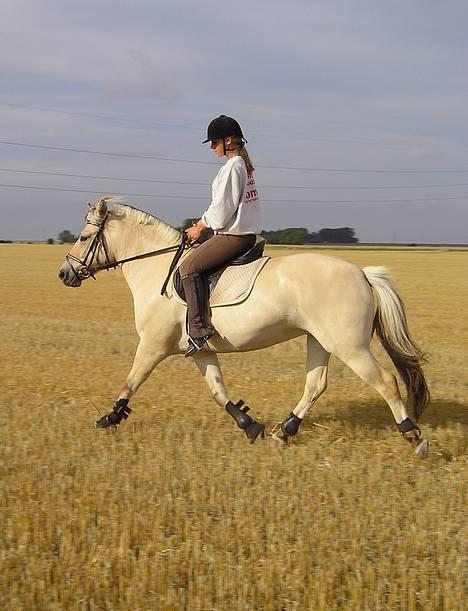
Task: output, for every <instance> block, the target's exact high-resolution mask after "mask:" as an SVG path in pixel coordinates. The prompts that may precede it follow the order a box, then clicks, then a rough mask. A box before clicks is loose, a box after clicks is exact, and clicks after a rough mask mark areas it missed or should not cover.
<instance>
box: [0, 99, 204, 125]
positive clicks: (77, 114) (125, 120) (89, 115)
mask: <svg viewBox="0 0 468 611" xmlns="http://www.w3.org/2000/svg"><path fill="white" fill-rule="evenodd" d="M0 106H8V107H10V108H24V109H27V110H40V111H41V112H51V113H57V114H60V115H72V116H75V117H86V118H88V119H103V120H105V121H121V122H122V123H136V124H139V125H147V126H149V127H176V128H178V129H193V130H195V129H196V130H197V131H201V130H200V129H199V128H197V127H191V126H190V125H177V124H175V123H160V122H155V121H144V120H143V119H129V118H127V117H114V116H111V115H100V114H93V113H88V112H75V111H72V110H59V109H58V108H44V107H42V106H29V105H28V104H11V103H9V102H0Z"/></svg>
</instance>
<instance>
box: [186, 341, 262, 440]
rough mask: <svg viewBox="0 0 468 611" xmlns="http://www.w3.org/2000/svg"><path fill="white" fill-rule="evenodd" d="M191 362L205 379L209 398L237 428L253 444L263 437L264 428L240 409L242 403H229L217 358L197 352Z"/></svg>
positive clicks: (245, 410)
mask: <svg viewBox="0 0 468 611" xmlns="http://www.w3.org/2000/svg"><path fill="white" fill-rule="evenodd" d="M193 360H194V361H195V363H196V365H197V367H198V369H199V370H200V373H201V374H202V376H203V377H204V378H205V382H206V383H207V385H208V388H209V389H210V393H211V396H212V397H213V399H214V400H215V401H216V403H217V404H218V405H219V406H221V407H224V408H225V409H226V411H227V413H228V414H229V415H230V416H232V417H233V418H234V420H235V421H236V423H237V426H238V427H239V428H240V429H242V430H243V431H244V432H245V434H246V435H247V438H248V439H249V441H250V442H251V443H253V442H254V441H255V440H256V439H257V437H258V436H259V435H261V436H262V437H263V434H264V433H263V431H264V429H265V426H264V425H263V424H260V423H259V422H255V420H254V419H253V418H252V417H251V416H249V414H247V412H248V410H249V408H248V407H247V406H244V407H242V405H243V401H239V402H238V403H233V402H232V401H230V399H229V396H228V394H227V390H226V387H225V386H224V380H223V374H222V373H221V368H220V366H219V360H218V356H217V355H216V354H215V353H214V352H205V351H202V352H198V353H197V354H196V355H195V356H194V358H193Z"/></svg>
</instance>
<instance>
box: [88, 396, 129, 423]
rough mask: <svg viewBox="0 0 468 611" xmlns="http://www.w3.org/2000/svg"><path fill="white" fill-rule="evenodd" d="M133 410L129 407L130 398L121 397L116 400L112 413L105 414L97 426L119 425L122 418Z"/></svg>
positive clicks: (126, 416)
mask: <svg viewBox="0 0 468 611" xmlns="http://www.w3.org/2000/svg"><path fill="white" fill-rule="evenodd" d="M131 411H132V410H131V409H130V408H129V407H128V399H119V400H118V401H116V403H115V405H114V407H113V408H112V411H111V412H110V414H107V415H106V416H103V417H102V418H101V419H100V420H98V421H97V422H96V428H98V429H106V428H108V427H109V426H117V425H118V424H120V423H121V422H122V420H124V419H125V420H126V419H127V418H128V416H129V414H130V413H131Z"/></svg>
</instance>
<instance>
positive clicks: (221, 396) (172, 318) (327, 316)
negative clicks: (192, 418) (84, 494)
mask: <svg viewBox="0 0 468 611" xmlns="http://www.w3.org/2000/svg"><path fill="white" fill-rule="evenodd" d="M108 204H111V205H112V207H109V206H108ZM156 246H157V248H156V249H155V247H156ZM185 246H187V245H186V244H184V234H183V232H180V231H178V230H177V229H175V228H173V227H171V226H170V225H168V224H167V223H165V222H164V221H162V220H160V219H158V218H156V217H154V216H152V215H150V214H148V213H146V212H143V211H142V210H138V209H137V208H134V207H132V206H130V205H128V204H126V203H124V202H123V201H121V200H120V199H119V198H115V197H102V198H100V199H98V200H97V201H96V202H95V203H94V204H92V205H91V204H88V211H87V214H86V216H85V225H84V227H83V229H82V231H81V233H80V235H79V237H78V239H77V241H76V243H75V244H74V245H73V247H72V248H71V250H70V252H69V253H68V254H67V255H66V258H65V261H64V262H63V265H62V266H61V268H60V270H59V274H58V276H59V278H60V280H61V281H62V282H63V283H64V284H65V285H66V286H69V287H79V286H80V285H81V283H82V282H83V281H84V280H86V279H87V278H89V277H94V276H95V274H96V273H98V272H99V271H102V270H104V269H111V268H117V267H120V268H121V270H122V272H123V275H124V277H125V280H126V281H127V283H128V286H129V288H130V290H131V292H132V295H133V301H134V314H135V326H136V330H137V333H138V335H139V338H140V341H139V343H138V347H137V349H136V353H135V357H134V361H133V365H132V368H131V370H130V372H129V374H128V377H127V379H126V382H125V384H124V385H123V387H122V389H121V391H120V393H119V395H118V396H117V399H116V401H115V404H114V406H113V408H112V411H111V412H110V413H109V414H107V415H105V416H104V417H103V418H101V419H100V420H98V421H97V422H96V427H97V428H107V427H111V426H114V427H115V426H117V425H118V424H120V423H121V421H122V420H126V419H127V418H128V416H129V414H130V412H131V411H132V410H131V408H130V407H129V400H130V398H131V397H133V395H134V394H135V393H136V391H137V390H138V388H139V387H140V385H141V384H142V383H143V382H144V381H145V380H146V379H147V378H148V376H149V375H150V374H151V373H152V372H153V370H154V369H155V367H156V366H157V365H158V364H159V363H161V362H162V361H163V360H164V359H165V358H167V357H168V356H171V355H176V354H182V353H184V350H185V347H186V345H187V332H186V306H185V305H184V304H183V303H182V302H180V301H179V300H176V299H174V298H171V297H170V296H168V295H167V294H166V293H165V292H164V291H161V290H160V289H161V286H162V285H163V284H164V285H166V283H164V281H165V279H167V277H168V272H169V274H171V273H172V272H173V268H174V265H173V266H171V262H173V255H174V252H175V251H176V250H177V251H179V254H180V253H181V251H182V250H183V249H184V248H185ZM191 247H192V246H191ZM212 322H213V325H214V327H215V329H216V333H215V335H214V336H213V337H212V338H211V339H210V341H209V343H208V345H207V349H205V350H202V351H200V352H197V353H196V354H195V355H194V356H193V360H194V362H195V364H196V366H197V367H198V369H199V370H200V373H201V374H202V376H203V377H204V379H205V381H206V383H207V385H208V387H209V390H210V392H211V396H212V398H213V399H214V401H215V402H216V403H217V404H218V405H219V406H220V407H221V408H225V410H226V411H227V413H229V414H230V415H231V416H232V417H233V418H234V420H235V421H236V423H237V425H238V427H239V428H240V429H242V430H243V431H244V433H245V434H246V436H247V438H248V440H249V441H250V442H252V443H253V442H254V441H255V440H256V439H257V438H258V436H259V435H261V436H262V437H263V436H264V425H263V424H261V423H260V422H257V421H256V420H254V419H253V418H252V416H251V415H250V414H248V413H247V412H248V410H249V407H248V406H245V405H244V402H243V401H242V400H240V401H238V402H237V403H233V402H232V401H231V399H230V397H229V394H228V391H227V389H226V387H225V385H224V381H223V375H222V372H221V369H220V364H219V360H218V356H217V355H218V354H219V353H228V352H247V351H252V350H259V349H262V348H266V347H268V346H272V345H275V344H278V343H280V342H285V341H287V340H290V339H293V338H295V337H299V336H303V335H306V337H307V360H306V381H305V388H304V392H303V395H302V397H301V399H300V401H299V403H298V404H297V405H296V407H295V408H294V409H293V411H292V412H290V413H289V415H287V417H286V418H285V419H284V420H283V422H282V423H281V425H280V427H279V429H278V430H277V432H276V434H275V438H276V439H279V440H280V441H282V442H284V443H285V444H287V443H289V442H290V441H291V438H292V437H294V436H295V435H296V434H297V433H298V432H299V428H300V426H301V424H302V422H303V420H304V418H305V416H306V414H307V413H308V411H309V410H310V408H311V407H312V405H314V403H315V402H316V401H317V400H318V398H319V397H320V396H321V395H322V394H323V393H324V391H325V390H326V387H327V370H328V362H329V359H330V355H332V354H333V355H334V356H336V357H337V358H339V359H340V360H341V361H342V362H344V363H345V364H346V365H348V366H349V367H350V368H351V369H352V370H353V371H354V372H355V373H356V374H357V375H358V376H359V377H360V378H361V379H362V380H363V381H364V382H366V383H367V384H369V385H370V386H371V387H373V388H374V389H375V390H376V391H377V392H378V393H380V395H381V396H382V397H383V399H384V400H385V401H386V403H387V404H388V406H389V407H390V409H391V412H392V414H393V418H394V420H395V424H396V427H397V429H398V431H399V432H400V434H401V435H402V437H403V438H404V439H405V440H406V441H407V442H408V443H409V444H410V446H411V447H412V448H413V450H414V451H415V453H416V454H417V456H419V457H421V458H424V457H426V456H427V453H428V447H429V444H428V441H427V440H426V439H424V438H423V437H422V435H421V430H420V428H419V427H418V426H417V424H416V422H417V421H418V420H419V418H420V416H421V414H422V412H423V410H424V408H425V407H426V405H427V404H428V402H429V399H430V396H429V390H428V387H427V384H426V380H425V377H424V373H423V370H422V363H424V362H425V361H426V360H427V359H426V357H425V355H424V353H423V352H422V351H421V349H420V348H419V347H418V346H417V345H416V344H415V343H414V341H413V340H412V339H411V337H410V334H409V329H408V323H407V318H406V314H405V308H404V304H403V301H402V299H401V297H400V295H399V294H398V291H397V289H396V287H395V285H394V283H393V282H392V280H391V278H390V276H389V274H388V272H387V270H386V269H385V268H384V267H364V268H360V267H358V266H357V265H354V264H352V263H350V262H348V261H345V260H342V259H340V258H337V257H333V256H328V255H323V254H321V253H316V252H307V253H304V252H301V253H295V254H290V255H286V256H279V257H275V258H272V259H269V260H268V261H267V263H266V264H265V265H264V266H263V268H262V269H261V271H260V273H259V275H258V277H257V279H256V281H255V284H254V286H253V288H252V290H251V292H250V295H249V296H248V298H247V299H245V300H244V301H242V302H240V303H237V304H236V305H229V306H226V307H217V308H213V309H212ZM374 334H375V335H376V336H377V337H378V339H379V340H380V342H381V344H382V346H383V347H384V349H385V351H386V352H387V354H388V356H389V357H390V359H391V360H392V362H393V364H394V366H395V369H396V371H397V372H398V374H399V375H400V377H401V379H402V381H403V383H404V385H405V387H406V395H407V398H406V405H405V403H404V402H403V400H402V397H401V394H400V391H399V387H398V382H397V378H396V377H395V375H394V374H393V373H391V372H390V371H388V370H387V369H385V368H384V367H383V366H382V365H381V364H380V363H379V362H378V361H377V360H376V359H375V357H374V356H373V354H372V352H371V351H370V343H371V338H372V336H373V335H374ZM408 412H411V416H412V418H413V419H412V418H410V417H409V415H408Z"/></svg>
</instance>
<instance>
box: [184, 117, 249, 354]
mask: <svg viewBox="0 0 468 611" xmlns="http://www.w3.org/2000/svg"><path fill="white" fill-rule="evenodd" d="M206 142H211V149H212V150H213V152H214V153H215V155H216V156H217V157H224V156H226V157H227V161H226V163H225V164H224V165H223V166H222V167H221V169H220V170H219V172H218V174H217V175H216V177H215V179H214V180H213V185H212V195H211V197H212V199H211V204H210V205H209V207H208V209H207V210H206V212H204V213H203V215H202V217H201V219H200V220H199V221H198V222H197V223H194V225H193V227H190V228H189V229H187V230H186V232H185V233H186V234H187V237H188V240H189V242H190V243H191V244H193V243H194V242H196V241H197V240H198V238H199V237H200V236H201V234H202V232H203V230H204V229H205V228H207V227H209V228H210V229H212V230H213V231H214V235H213V237H211V238H210V239H208V240H207V241H206V242H203V243H202V244H200V245H199V246H197V248H194V249H192V250H191V251H190V252H189V254H188V255H187V257H186V258H185V259H184V260H183V262H182V263H181V265H180V275H181V279H182V283H183V286H184V290H185V298H186V301H187V319H188V334H189V338H188V339H189V341H188V347H187V350H186V352H185V356H191V355H192V354H194V353H195V352H197V351H199V350H202V349H203V347H204V345H205V343H206V342H207V341H208V340H209V339H210V337H211V336H212V335H213V334H214V332H215V330H214V328H213V326H212V325H211V323H210V317H209V311H208V310H209V308H208V294H207V290H206V285H205V282H204V280H203V278H202V277H201V276H200V274H202V273H203V272H206V271H208V270H211V269H213V268H216V267H219V266H221V265H223V264H224V263H226V262H228V261H230V260H232V259H235V258H236V257H238V256H240V255H242V254H244V253H246V252H247V251H248V250H250V248H252V246H253V245H254V244H255V242H256V236H257V234H259V233H260V231H261V226H260V202H259V199H258V193H257V188H256V186H255V180H254V177H253V171H254V167H253V165H252V162H251V160H250V158H249V155H248V153H247V150H246V148H245V146H244V144H245V143H246V142H247V141H246V140H245V139H244V135H243V134H242V130H241V127H240V125H239V123H238V122H237V121H236V120H235V119H233V118H232V117H227V116H226V115H220V116H219V117H216V119H213V121H211V123H210V124H209V125H208V130H207V138H206V140H204V142H203V144H205V143H206Z"/></svg>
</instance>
